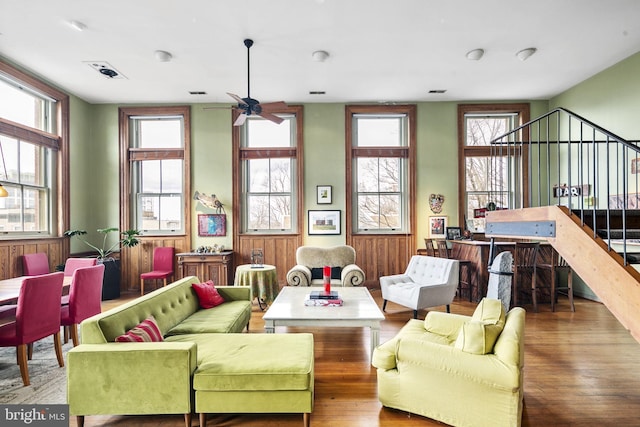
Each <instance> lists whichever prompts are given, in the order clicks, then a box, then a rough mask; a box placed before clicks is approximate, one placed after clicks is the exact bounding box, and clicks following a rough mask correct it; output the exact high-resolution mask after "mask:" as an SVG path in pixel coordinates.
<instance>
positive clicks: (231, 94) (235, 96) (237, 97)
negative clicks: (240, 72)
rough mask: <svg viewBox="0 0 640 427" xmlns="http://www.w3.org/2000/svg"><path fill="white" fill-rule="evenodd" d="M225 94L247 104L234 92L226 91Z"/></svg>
mask: <svg viewBox="0 0 640 427" xmlns="http://www.w3.org/2000/svg"><path fill="white" fill-rule="evenodd" d="M227 95H229V96H230V97H232V98H233V99H235V100H236V101H237V102H238V104H243V105H247V103H246V102H244V99H242V98H240V97H239V96H238V95H235V94H233V93H229V92H227Z"/></svg>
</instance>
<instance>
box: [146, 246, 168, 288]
mask: <svg viewBox="0 0 640 427" xmlns="http://www.w3.org/2000/svg"><path fill="white" fill-rule="evenodd" d="M174 251H175V248H173V247H157V248H154V249H153V271H150V272H148V273H142V274H141V275H140V295H144V281H145V280H158V279H163V281H164V284H163V286H167V278H169V277H171V276H173V254H174Z"/></svg>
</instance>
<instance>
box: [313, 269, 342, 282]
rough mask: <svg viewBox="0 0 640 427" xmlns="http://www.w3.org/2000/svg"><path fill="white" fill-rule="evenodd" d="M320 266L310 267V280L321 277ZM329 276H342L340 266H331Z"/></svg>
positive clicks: (334, 277) (335, 277)
mask: <svg viewBox="0 0 640 427" xmlns="http://www.w3.org/2000/svg"><path fill="white" fill-rule="evenodd" d="M322 274H323V272H322V267H317V268H316V267H314V268H312V269H311V280H314V279H322ZM331 278H332V279H340V278H342V267H331Z"/></svg>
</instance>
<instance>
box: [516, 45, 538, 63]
mask: <svg viewBox="0 0 640 427" xmlns="http://www.w3.org/2000/svg"><path fill="white" fill-rule="evenodd" d="M537 51H538V49H536V48H535V47H528V48H526V49H522V50H521V51H518V52H517V53H516V56H517V57H518V59H519V60H520V61H526V60H527V59H529V57H530V56H531V55H533V54H534V53H536V52H537Z"/></svg>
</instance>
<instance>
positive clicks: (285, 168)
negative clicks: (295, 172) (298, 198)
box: [269, 159, 291, 193]
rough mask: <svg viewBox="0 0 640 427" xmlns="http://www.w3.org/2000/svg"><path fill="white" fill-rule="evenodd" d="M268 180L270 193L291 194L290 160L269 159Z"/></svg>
mask: <svg viewBox="0 0 640 427" xmlns="http://www.w3.org/2000/svg"><path fill="white" fill-rule="evenodd" d="M270 166H271V167H270V170H271V176H270V179H269V186H270V191H271V192H272V193H289V192H291V159H270Z"/></svg>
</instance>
